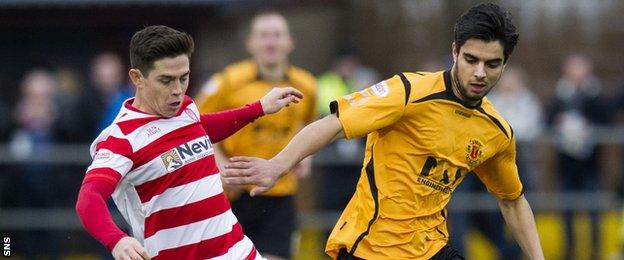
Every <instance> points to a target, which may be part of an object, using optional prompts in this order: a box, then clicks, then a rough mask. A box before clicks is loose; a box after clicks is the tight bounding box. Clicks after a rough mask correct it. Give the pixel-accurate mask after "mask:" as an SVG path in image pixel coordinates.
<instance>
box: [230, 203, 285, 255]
mask: <svg viewBox="0 0 624 260" xmlns="http://www.w3.org/2000/svg"><path fill="white" fill-rule="evenodd" d="M231 204H232V211H233V212H234V215H236V217H237V218H238V221H239V222H240V223H241V225H242V226H243V232H244V233H245V235H247V236H248V237H249V238H250V239H251V241H253V243H254V245H255V246H256V248H257V249H258V252H260V254H263V255H274V256H279V257H282V258H286V259H290V258H292V253H293V252H292V251H293V235H294V234H295V230H296V228H297V219H296V218H297V214H296V210H295V199H294V197H293V196H284V197H269V196H258V197H253V198H252V197H250V196H249V194H247V193H244V194H243V195H242V196H241V197H240V198H238V199H237V200H235V201H233V202H232V203H231Z"/></svg>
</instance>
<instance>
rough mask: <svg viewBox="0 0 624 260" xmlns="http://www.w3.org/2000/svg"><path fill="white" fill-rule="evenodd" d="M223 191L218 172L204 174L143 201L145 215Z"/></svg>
mask: <svg viewBox="0 0 624 260" xmlns="http://www.w3.org/2000/svg"><path fill="white" fill-rule="evenodd" d="M221 192H223V186H222V185H221V179H220V174H213V175H210V176H206V177H204V178H202V179H199V180H197V181H194V182H190V183H187V184H184V185H180V186H177V187H173V188H169V189H166V190H165V191H164V192H163V193H161V194H160V195H156V196H154V197H153V198H152V199H151V200H149V201H147V202H145V203H143V212H145V215H146V217H148V216H150V215H151V214H153V213H154V212H157V211H160V210H164V209H170V208H175V207H180V206H184V205H186V204H189V203H193V202H196V201H200V200H203V199H207V198H210V197H212V196H215V195H218V194H220V193H221Z"/></svg>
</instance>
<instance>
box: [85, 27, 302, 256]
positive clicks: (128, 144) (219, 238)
mask: <svg viewBox="0 0 624 260" xmlns="http://www.w3.org/2000/svg"><path fill="white" fill-rule="evenodd" d="M193 48H194V43H193V39H192V38H191V37H190V36H189V35H188V34H186V33H184V32H179V31H177V30H174V29H172V28H169V27H166V26H149V27H146V28H145V29H143V30H141V31H139V32H137V33H135V34H134V36H133V37H132V40H131V42H130V61H131V66H132V68H131V69H130V71H129V76H130V79H131V81H132V83H133V84H134V85H135V87H136V95H135V97H134V98H131V99H128V100H127V101H126V102H125V103H124V104H123V107H122V108H121V110H120V112H119V114H118V115H117V117H116V119H115V120H114V122H113V123H112V124H111V125H110V126H109V127H107V128H106V129H105V130H104V131H102V133H101V134H100V135H99V136H98V137H97V138H96V140H95V141H94V142H93V144H92V145H91V155H92V157H93V162H92V164H91V165H90V166H89V168H88V169H87V173H86V175H85V178H84V181H83V183H82V186H81V189H80V192H79V195H78V201H77V203H76V211H77V213H78V216H79V217H80V220H81V221H82V224H83V226H84V227H85V229H86V230H87V231H88V232H89V233H90V234H91V235H92V236H93V237H94V238H96V239H97V240H98V241H99V242H101V243H102V244H103V245H104V246H106V248H108V249H109V250H111V251H112V254H113V256H114V257H115V259H174V258H175V259H262V257H261V256H260V254H259V253H258V252H257V251H256V249H255V247H254V245H253V243H252V242H251V240H250V239H249V238H247V237H246V236H245V235H244V234H243V231H242V228H241V225H240V224H239V223H238V221H237V219H236V217H235V216H234V215H233V213H232V211H231V209H230V204H229V202H228V200H227V198H226V197H225V195H224V193H223V188H222V184H221V180H220V175H219V169H218V167H217V165H216V163H215V159H214V150H213V146H212V143H213V142H219V141H220V140H222V139H224V138H226V137H228V136H230V135H231V134H233V133H234V132H236V131H237V130H239V129H240V128H242V127H243V126H245V125H247V124H248V123H250V122H252V121H254V120H255V119H256V118H258V117H260V116H262V115H264V114H271V113H275V112H277V111H279V110H280V109H281V108H283V107H284V106H287V105H289V104H290V103H292V102H298V100H299V99H300V98H302V97H303V96H302V94H301V92H299V91H297V90H296V89H293V88H275V89H273V90H271V91H270V92H269V93H268V94H266V95H265V96H264V97H262V98H261V99H260V100H259V101H257V102H254V103H251V104H248V105H246V106H243V107H241V108H238V109H233V110H228V111H224V112H219V113H212V114H205V115H201V114H200V113H199V112H198V110H197V106H196V105H195V104H194V102H193V101H192V100H191V98H189V97H188V96H185V92H186V89H187V87H188V82H189V75H190V70H189V63H190V57H191V54H192V52H193ZM111 196H112V198H113V200H114V201H115V204H116V205H117V208H118V209H119V211H120V212H121V214H122V215H123V217H124V219H125V220H126V222H127V223H128V224H129V225H130V227H131V228H132V236H128V235H126V234H125V233H124V232H123V231H121V230H120V229H119V228H118V227H117V226H116V225H115V224H114V222H113V221H112V218H111V215H110V212H109V211H108V208H107V207H106V201H107V200H108V199H109V198H111Z"/></svg>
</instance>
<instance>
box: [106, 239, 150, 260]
mask: <svg viewBox="0 0 624 260" xmlns="http://www.w3.org/2000/svg"><path fill="white" fill-rule="evenodd" d="M113 257H114V258H115V260H144V259H146V260H148V259H150V257H149V255H148V254H147V250H145V248H143V246H141V243H139V241H137V240H136V239H135V238H134V237H124V238H122V239H120V240H119V242H117V244H116V245H115V247H114V248H113Z"/></svg>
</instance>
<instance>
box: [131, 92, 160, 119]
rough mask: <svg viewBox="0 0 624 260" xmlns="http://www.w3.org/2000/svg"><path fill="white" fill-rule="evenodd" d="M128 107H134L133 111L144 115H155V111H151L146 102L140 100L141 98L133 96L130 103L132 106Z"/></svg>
mask: <svg viewBox="0 0 624 260" xmlns="http://www.w3.org/2000/svg"><path fill="white" fill-rule="evenodd" d="M130 106H132V107H134V108H135V109H137V110H139V111H141V112H143V113H145V114H150V115H157V114H156V111H154V110H153V109H151V108H150V107H149V106H148V105H147V103H146V102H143V99H142V98H141V96H139V95H135V97H134V100H133V101H132V104H130Z"/></svg>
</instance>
